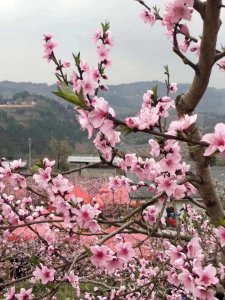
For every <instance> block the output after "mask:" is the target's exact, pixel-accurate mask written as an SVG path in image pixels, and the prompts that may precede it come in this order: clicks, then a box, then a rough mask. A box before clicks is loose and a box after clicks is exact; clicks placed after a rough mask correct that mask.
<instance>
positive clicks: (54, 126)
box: [0, 91, 84, 157]
mask: <svg viewBox="0 0 225 300" xmlns="http://www.w3.org/2000/svg"><path fill="white" fill-rule="evenodd" d="M82 137H84V134H83V132H82V131H80V129H79V125H78V123H77V122H76V120H75V115H74V111H73V109H72V108H71V107H70V106H68V107H67V106H63V105H61V104H60V103H58V102H57V101H55V100H53V99H49V98H46V97H44V96H40V95H31V94H29V93H28V92H27V91H25V92H20V93H17V94H15V95H13V96H12V97H11V98H4V97H1V99H0V156H1V157H24V156H26V155H27V153H28V139H29V138H31V139H32V154H33V157H36V156H40V155H42V154H43V155H46V152H47V149H48V146H49V141H50V140H51V139H52V138H55V139H56V140H68V141H69V142H70V144H71V145H72V146H74V145H75V144H76V143H80V142H81V140H82Z"/></svg>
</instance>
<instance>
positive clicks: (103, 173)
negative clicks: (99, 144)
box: [67, 155, 120, 178]
mask: <svg viewBox="0 0 225 300" xmlns="http://www.w3.org/2000/svg"><path fill="white" fill-rule="evenodd" d="M67 162H68V164H69V165H70V169H76V168H79V167H82V166H85V165H86V166H88V165H93V164H94V165H93V166H90V167H88V168H84V169H81V170H80V171H78V172H76V173H74V176H75V177H76V176H88V177H93V178H107V177H109V176H116V175H118V174H120V173H118V171H117V169H116V168H114V167H112V166H110V165H108V164H106V163H104V162H102V161H101V159H100V157H99V156H87V155H86V156H85V155H72V156H69V157H68V158H67ZM114 163H115V162H114ZM95 164H96V165H95ZM119 172H120V171H119Z"/></svg>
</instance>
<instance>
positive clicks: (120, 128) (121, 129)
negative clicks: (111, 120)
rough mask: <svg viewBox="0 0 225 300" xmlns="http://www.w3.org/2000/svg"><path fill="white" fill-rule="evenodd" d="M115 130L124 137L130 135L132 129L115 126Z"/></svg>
mask: <svg viewBox="0 0 225 300" xmlns="http://www.w3.org/2000/svg"><path fill="white" fill-rule="evenodd" d="M117 129H118V130H119V131H120V132H121V133H122V134H123V135H124V136H127V135H128V134H130V133H131V132H132V131H133V129H132V128H129V127H127V126H124V125H119V126H117Z"/></svg>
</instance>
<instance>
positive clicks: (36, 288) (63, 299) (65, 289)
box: [0, 282, 93, 300]
mask: <svg viewBox="0 0 225 300" xmlns="http://www.w3.org/2000/svg"><path fill="white" fill-rule="evenodd" d="M32 286H33V293H34V295H35V298H36V297H40V299H41V297H42V296H43V295H44V294H46V293H47V292H48V291H50V289H49V290H48V289H47V287H46V286H43V285H41V284H36V285H32V284H31V283H29V282H22V283H20V284H17V285H16V291H17V292H18V291H19V290H20V289H21V288H25V289H26V290H27V289H29V288H31V287H32ZM55 286H56V284H55V285H51V284H49V288H50V287H51V288H54V287H55ZM81 289H82V290H85V291H87V292H91V291H93V285H91V284H81ZM5 293H6V291H3V293H1V294H0V300H4V299H5V298H4V296H3V295H4V294H5ZM55 297H56V299H57V300H80V299H81V297H82V295H81V297H79V298H78V297H77V296H76V290H75V289H73V287H72V286H71V285H70V284H68V283H63V284H61V285H60V288H59V290H58V291H57V292H56V294H55Z"/></svg>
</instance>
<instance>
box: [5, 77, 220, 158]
mask: <svg viewBox="0 0 225 300" xmlns="http://www.w3.org/2000/svg"><path fill="white" fill-rule="evenodd" d="M156 85H157V86H158V94H159V95H160V96H164V95H165V93H166V89H165V85H164V84H163V83H162V82H158V81H151V82H135V83H130V84H120V85H111V86H109V90H108V92H104V93H103V92H102V94H100V95H103V96H104V97H105V98H106V99H107V100H108V101H109V102H110V105H111V106H112V107H113V108H114V109H115V111H116V113H117V114H118V115H119V117H121V118H123V117H125V116H129V115H134V114H136V113H137V112H138V111H139V109H140V106H141V103H142V96H143V93H144V92H145V91H146V90H148V89H151V88H152V87H153V86H156ZM188 87H189V85H188V84H179V85H178V88H179V93H183V92H185V91H186V90H187V89H188ZM54 90H56V86H54V85H47V84H41V83H40V84H37V83H31V82H18V83H17V82H11V81H3V82H0V105H1V104H2V105H5V104H6V103H7V102H9V103H10V104H11V106H13V105H14V108H13V107H11V108H10V109H9V106H8V107H7V108H5V109H4V107H1V106H0V156H7V157H8V156H12V157H15V155H16V157H18V156H23V155H27V151H28V143H27V139H28V138H32V140H33V142H32V150H33V152H34V155H41V154H43V155H44V154H45V153H46V149H47V147H48V142H49V139H51V138H52V137H55V138H56V139H59V140H62V139H67V140H69V141H70V143H72V144H73V145H75V144H80V143H82V144H83V143H85V144H86V143H87V137H86V133H83V132H81V131H80V129H79V127H80V126H79V124H77V122H76V120H75V117H74V111H73V109H72V106H71V105H68V104H67V103H66V102H64V101H63V100H60V99H58V98H57V97H55V96H54V95H53V94H52V91H54ZM175 97H176V95H174V98H175ZM22 102H24V104H23V105H25V104H26V103H28V106H29V105H30V106H29V107H24V108H21V107H19V108H18V107H16V106H15V105H19V104H21V103H22ZM32 102H35V105H33V106H32V105H31V103H32ZM197 112H198V122H199V124H200V126H201V127H202V129H203V130H204V132H209V131H211V130H212V129H213V127H214V125H215V124H216V123H217V122H224V121H225V90H218V89H215V88H209V89H208V90H207V92H206V94H205V96H204V99H203V101H202V102H201V104H200V106H199V107H198V109H197ZM148 138H149V136H148V135H144V134H143V135H138V134H130V135H128V136H127V137H126V138H123V143H122V145H126V144H131V145H132V144H137V145H141V144H145V143H146V142H147V141H148ZM88 145H90V143H89V144H88ZM85 147H86V148H87V151H92V150H91V149H93V148H90V146H88V147H87V146H84V147H83V150H82V151H84V149H85Z"/></svg>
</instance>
